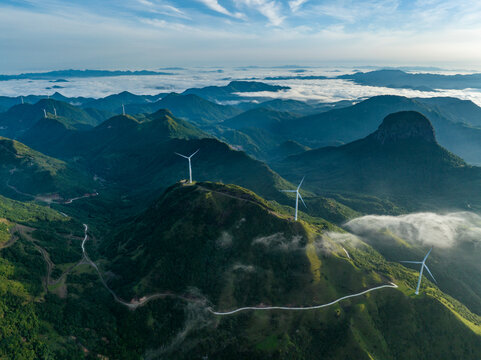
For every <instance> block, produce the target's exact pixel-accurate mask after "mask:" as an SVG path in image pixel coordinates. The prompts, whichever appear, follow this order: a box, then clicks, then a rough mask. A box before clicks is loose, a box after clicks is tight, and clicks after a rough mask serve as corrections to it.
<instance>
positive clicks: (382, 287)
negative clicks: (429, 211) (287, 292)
mask: <svg viewBox="0 0 481 360" xmlns="http://www.w3.org/2000/svg"><path fill="white" fill-rule="evenodd" d="M397 287H398V286H397V285H396V284H394V283H390V284H389V285H381V286H376V287H374V288H371V289H368V290H364V291H362V292H360V293H357V294H352V295H346V296H343V297H341V298H339V299H336V300H334V301H331V302H330V303H327V304H322V305H315V306H306V307H295V306H265V307H262V306H246V307H241V308H238V309H235V310H232V311H226V312H219V311H214V310H212V308H209V309H208V310H209V311H210V312H211V313H212V314H214V315H220V316H226V315H233V314H235V313H238V312H241V311H247V310H264V311H265V310H289V311H306V310H316V309H321V308H324V307H328V306H331V305H334V304H337V303H338V302H340V301H342V300H346V299H349V298H353V297H357V296H361V295H364V294H367V293H369V292H371V291H376V290H380V289H384V288H391V289H396V288H397Z"/></svg>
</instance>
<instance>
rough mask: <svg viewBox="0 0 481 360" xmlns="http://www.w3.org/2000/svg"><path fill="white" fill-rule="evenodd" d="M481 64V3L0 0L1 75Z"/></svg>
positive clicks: (441, 0)
mask: <svg viewBox="0 0 481 360" xmlns="http://www.w3.org/2000/svg"><path fill="white" fill-rule="evenodd" d="M291 63H296V64H302V65H304V64H311V65H314V64H319V65H323V64H334V65H336V64H339V65H340V64H353V65H354V64H374V65H378V64H379V65H437V66H458V67H462V66H468V67H469V66H470V67H476V64H481V1H479V0H466V1H463V2H461V1H447V0H406V1H404V0H366V1H362V0H358V1H356V0H337V1H336V0H175V1H174V0H117V1H113V0H76V1H73V0H62V1H60V0H0V73H9V72H16V71H27V70H46V69H56V68H105V69H107V68H110V69H113V68H129V69H140V68H158V67H162V66H175V65H180V66H192V65H194V66H195V65H198V66H209V65H212V66H223V65H226V66H229V65H271V64H272V65H280V64H291Z"/></svg>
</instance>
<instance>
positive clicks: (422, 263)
mask: <svg viewBox="0 0 481 360" xmlns="http://www.w3.org/2000/svg"><path fill="white" fill-rule="evenodd" d="M431 251H433V248H431V250H429V251H428V253H427V254H426V256H425V257H424V259H423V261H400V262H402V263H408V264H421V271H420V272H419V280H418V286H417V288H416V292H415V294H416V295H419V287H420V286H421V279H422V277H423V270H424V269H426V270H427V272H428V273H429V275H431V277H432V278H433V280H434V282H435V283H436V284H437V283H438V282H437V281H436V279H435V278H434V276H433V274H431V271H429V268H428V266H427V265H426V259H427V258H428V256H429V254H431Z"/></svg>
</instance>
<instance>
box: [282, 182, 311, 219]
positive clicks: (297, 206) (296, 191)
mask: <svg viewBox="0 0 481 360" xmlns="http://www.w3.org/2000/svg"><path fill="white" fill-rule="evenodd" d="M304 178H305V176H304V177H303V178H302V180H301V182H300V183H299V186H298V187H297V189H296V190H281V191H282V192H289V193H296V215H295V216H294V220H295V221H297V210H298V208H299V199H301V201H302V203H303V204H304V206H305V207H306V208H307V205H306V203H305V202H304V200H303V199H302V196H301V193H300V192H299V190H300V188H301V185H302V183H303V181H304Z"/></svg>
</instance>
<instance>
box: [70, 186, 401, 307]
mask: <svg viewBox="0 0 481 360" xmlns="http://www.w3.org/2000/svg"><path fill="white" fill-rule="evenodd" d="M202 190H207V189H205V188H203V189H202ZM96 195H98V193H95V195H94V196H96ZM80 198H83V197H80ZM80 198H74V199H70V200H69V201H67V202H66V203H67V204H71V203H72V202H73V201H75V200H78V199H80ZM83 226H84V234H85V235H84V238H83V240H82V245H81V246H82V254H83V257H82V259H81V262H82V261H85V262H86V263H87V264H89V265H91V266H92V267H93V268H94V269H95V270H96V271H97V274H98V275H99V279H100V281H101V282H102V285H103V286H104V287H105V288H106V289H107V291H108V292H109V293H110V294H111V295H112V296H113V298H114V300H115V301H116V302H117V303H119V304H121V305H124V306H126V307H128V308H129V309H130V310H135V309H137V308H138V307H140V306H143V305H145V304H147V303H148V302H149V301H151V300H155V299H162V298H166V297H173V298H177V299H181V300H184V301H199V299H194V298H188V297H185V296H181V295H176V294H172V293H168V292H167V293H157V294H152V295H148V296H144V297H142V298H140V300H133V301H131V302H127V301H124V300H122V299H121V298H119V297H118V296H117V294H116V293H115V292H114V291H113V290H112V289H111V288H110V287H109V286H108V284H107V282H106V281H105V279H104V277H103V275H102V273H101V272H100V269H99V268H98V266H97V264H96V263H95V262H93V261H92V260H91V259H90V258H89V256H88V254H87V251H86V249H85V243H86V242H87V240H88V225H87V224H83ZM343 249H344V248H343ZM344 251H345V252H346V255H347V257H348V258H349V259H350V258H351V257H350V256H349V253H348V252H347V251H346V250H345V249H344ZM397 287H398V286H397V285H396V284H394V283H392V282H391V283H389V284H388V285H381V286H376V287H373V288H371V289H367V290H364V291H362V292H359V293H356V294H351V295H346V296H343V297H340V298H339V299H336V300H334V301H331V302H329V303H327V304H321V305H314V306H306V307H296V306H246V307H241V308H237V309H234V310H231V311H224V312H222V311H215V310H213V309H212V307H209V308H207V310H208V311H209V312H210V313H212V314H214V315H217V316H228V315H233V314H236V313H239V312H242V311H249V310H251V311H269V310H284V311H307V310H316V309H322V308H325V307H328V306H332V305H335V304H337V303H339V302H340V301H342V300H346V299H349V298H354V297H358V296H361V295H364V294H367V293H370V292H372V291H377V290H381V289H385V288H390V289H396V288H397Z"/></svg>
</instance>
